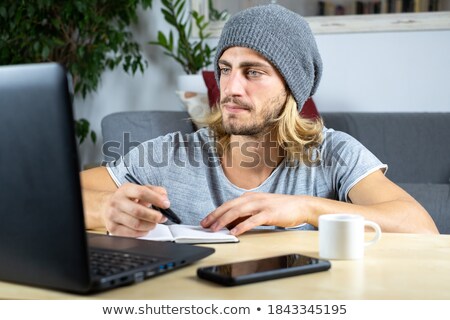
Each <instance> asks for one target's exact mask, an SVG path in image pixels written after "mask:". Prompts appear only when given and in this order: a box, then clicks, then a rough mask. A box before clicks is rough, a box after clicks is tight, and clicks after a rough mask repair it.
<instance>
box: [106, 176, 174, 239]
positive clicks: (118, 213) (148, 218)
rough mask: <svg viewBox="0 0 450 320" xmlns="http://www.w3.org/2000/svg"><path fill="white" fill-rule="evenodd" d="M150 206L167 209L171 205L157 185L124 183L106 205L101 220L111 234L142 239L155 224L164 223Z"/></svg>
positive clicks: (162, 217)
mask: <svg viewBox="0 0 450 320" xmlns="http://www.w3.org/2000/svg"><path fill="white" fill-rule="evenodd" d="M151 204H154V205H156V206H158V207H160V208H168V207H169V206H170V202H169V199H168V197H167V191H166V190H165V189H164V188H162V187H157V186H150V185H147V186H140V185H137V184H133V183H125V184H123V185H122V186H120V188H118V189H117V190H116V191H115V192H114V193H113V194H112V195H111V196H110V198H109V199H108V201H107V202H106V206H105V209H104V212H103V214H102V220H103V222H104V225H105V227H106V229H107V230H108V231H109V232H110V233H111V234H114V235H120V236H127V237H142V236H145V235H146V234H147V233H148V232H149V231H150V230H152V229H153V228H155V226H156V224H158V223H164V222H166V221H167V218H166V217H164V216H163V215H162V214H161V213H160V212H159V211H158V210H155V209H153V208H152V207H151Z"/></svg>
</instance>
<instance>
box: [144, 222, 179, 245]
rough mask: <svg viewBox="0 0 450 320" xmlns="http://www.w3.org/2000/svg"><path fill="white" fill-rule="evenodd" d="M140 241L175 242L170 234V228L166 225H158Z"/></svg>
mask: <svg viewBox="0 0 450 320" xmlns="http://www.w3.org/2000/svg"><path fill="white" fill-rule="evenodd" d="M139 239H145V240H155V241H173V240H174V238H173V235H172V233H171V232H170V229H169V226H166V225H165V224H159V223H158V224H157V225H156V227H155V228H154V229H153V230H150V231H149V232H148V233H147V234H146V235H145V236H143V237H140V238H139Z"/></svg>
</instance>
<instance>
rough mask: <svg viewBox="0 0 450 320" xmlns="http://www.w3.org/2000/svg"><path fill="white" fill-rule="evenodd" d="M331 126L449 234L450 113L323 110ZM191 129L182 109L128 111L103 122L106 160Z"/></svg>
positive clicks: (325, 121) (441, 230)
mask: <svg viewBox="0 0 450 320" xmlns="http://www.w3.org/2000/svg"><path fill="white" fill-rule="evenodd" d="M322 117H323V119H324V123H325V125H326V126H327V127H329V128H334V129H335V130H339V131H344V132H347V133H349V134H350V135H352V136H353V137H355V138H356V139H358V140H359V141H360V142H361V143H362V144H363V145H365V146H366V147H367V148H368V149H369V150H371V151H372V152H373V153H374V154H375V155H376V156H377V157H378V158H379V159H380V160H381V161H383V162H385V163H387V164H388V165H389V170H388V172H387V176H388V177H389V178H390V179H391V180H393V181H394V182H396V183H397V184H399V185H400V186H401V187H402V188H404V189H405V190H406V191H407V192H408V193H410V194H411V195H412V196H413V197H414V198H416V199H417V200H418V201H419V202H420V203H421V204H422V205H423V206H424V207H425V208H426V209H427V210H428V212H429V213H430V214H431V216H432V217H433V219H434V221H435V222H436V224H437V226H438V228H439V231H440V232H441V233H445V234H450V113H323V114H322ZM193 130H194V126H193V124H192V122H191V121H190V120H189V115H188V114H187V113H186V112H171V111H132V112H121V113H115V114H111V115H108V116H106V117H105V118H104V119H103V121H102V133H103V138H104V142H105V143H104V145H103V154H104V160H105V161H110V160H113V159H115V158H117V157H119V156H120V155H123V154H124V153H126V152H128V151H129V150H130V149H131V148H133V147H134V146H136V145H137V144H138V143H139V142H143V141H145V140H148V139H151V138H154V137H158V136H159V135H162V134H166V133H169V132H174V131H181V132H182V133H189V132H192V131H193Z"/></svg>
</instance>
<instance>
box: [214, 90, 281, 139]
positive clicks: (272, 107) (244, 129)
mask: <svg viewBox="0 0 450 320" xmlns="http://www.w3.org/2000/svg"><path fill="white" fill-rule="evenodd" d="M286 96H287V94H286V92H284V93H282V94H280V95H278V96H276V97H273V98H270V99H268V100H267V101H266V102H265V103H264V104H263V105H262V106H260V107H255V106H253V105H250V104H247V103H245V102H243V101H242V100H240V99H238V98H233V97H225V98H224V99H223V100H222V101H221V105H223V104H225V103H228V102H232V103H233V104H236V105H238V106H240V107H241V108H244V109H247V110H249V111H250V113H251V114H250V116H251V117H250V120H248V121H246V122H244V120H243V119H240V116H239V115H233V114H229V115H228V117H227V119H225V118H224V117H223V114H222V125H223V128H224V130H225V132H226V133H227V134H230V135H237V136H252V137H258V136H262V135H264V134H266V133H267V132H269V131H270V130H271V129H272V127H273V124H274V120H275V119H276V118H278V117H279V115H280V114H281V112H282V109H283V107H284V104H285V102H286ZM257 109H260V110H261V111H260V113H259V114H256V115H253V114H252V113H255V110H257Z"/></svg>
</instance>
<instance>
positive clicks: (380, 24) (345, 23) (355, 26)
mask: <svg viewBox="0 0 450 320" xmlns="http://www.w3.org/2000/svg"><path fill="white" fill-rule="evenodd" d="M305 19H306V20H307V21H308V23H309V24H310V26H311V29H312V31H313V33H314V34H332V33H352V32H386V31H417V30H422V31H423V30H448V29H450V11H441V12H420V13H389V14H368V15H344V16H321V17H306V18H305Z"/></svg>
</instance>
